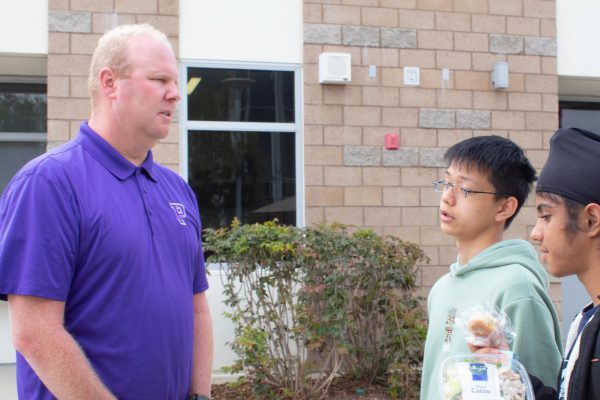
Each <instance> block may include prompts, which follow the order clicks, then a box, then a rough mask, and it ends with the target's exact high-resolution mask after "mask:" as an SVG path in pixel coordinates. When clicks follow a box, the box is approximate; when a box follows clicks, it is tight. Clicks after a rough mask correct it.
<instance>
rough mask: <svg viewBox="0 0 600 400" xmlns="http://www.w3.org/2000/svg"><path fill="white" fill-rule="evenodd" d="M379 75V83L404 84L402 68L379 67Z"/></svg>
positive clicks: (385, 84)
mask: <svg viewBox="0 0 600 400" xmlns="http://www.w3.org/2000/svg"><path fill="white" fill-rule="evenodd" d="M377 73H378V75H379V76H380V77H381V85H382V86H385V87H400V86H404V82H403V81H402V68H381V69H379V70H378V71H377Z"/></svg>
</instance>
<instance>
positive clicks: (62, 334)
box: [8, 295, 116, 400]
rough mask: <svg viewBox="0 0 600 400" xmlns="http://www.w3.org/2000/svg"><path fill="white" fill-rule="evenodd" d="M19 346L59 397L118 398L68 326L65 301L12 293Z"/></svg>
mask: <svg viewBox="0 0 600 400" xmlns="http://www.w3.org/2000/svg"><path fill="white" fill-rule="evenodd" d="M8 305H9V310H10V319H11V325H12V337H13V342H14V345H15V348H16V349H17V351H18V352H19V353H21V355H23V357H25V359H26V360H27V362H28V363H29V365H30V366H31V368H33V370H34V371H35V373H36V374H37V376H38V377H39V378H40V379H41V381H42V382H43V383H44V385H46V387H47V388H48V389H49V390H50V391H51V392H52V394H54V396H56V397H57V398H59V399H67V400H68V399H74V400H79V399H98V400H105V399H106V400H108V399H111V400H114V399H116V397H115V396H113V395H112V394H111V393H110V391H109V390H108V389H107V388H106V386H104V384H103V383H102V382H101V381H100V379H99V378H98V376H97V375H96V373H95V372H94V370H93V369H92V367H91V366H90V363H89V361H88V360H87V359H86V357H85V355H84V354H83V351H82V350H81V348H80V347H79V345H78V344H77V342H75V340H74V339H73V337H72V336H71V335H70V334H69V333H68V332H67V331H66V330H65V328H64V311H65V304H64V303H63V302H60V301H54V300H47V299H42V298H40V297H34V296H20V295H9V296H8Z"/></svg>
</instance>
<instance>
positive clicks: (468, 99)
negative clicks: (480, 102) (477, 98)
mask: <svg viewBox="0 0 600 400" xmlns="http://www.w3.org/2000/svg"><path fill="white" fill-rule="evenodd" d="M472 97H473V92H471V91H470V90H439V91H438V92H437V105H438V107H441V108H472V107H473V100H472Z"/></svg>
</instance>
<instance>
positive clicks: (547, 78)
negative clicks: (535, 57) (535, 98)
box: [525, 75, 558, 94]
mask: <svg viewBox="0 0 600 400" xmlns="http://www.w3.org/2000/svg"><path fill="white" fill-rule="evenodd" d="M525 88H526V90H527V92H529V93H551V94H555V93H558V77H557V76H556V75H527V76H526V77H525Z"/></svg>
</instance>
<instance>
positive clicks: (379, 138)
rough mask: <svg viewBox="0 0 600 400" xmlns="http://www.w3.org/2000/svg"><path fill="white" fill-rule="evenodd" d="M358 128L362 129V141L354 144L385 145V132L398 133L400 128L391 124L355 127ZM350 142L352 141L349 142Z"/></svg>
mask: <svg viewBox="0 0 600 400" xmlns="http://www.w3.org/2000/svg"><path fill="white" fill-rule="evenodd" d="M353 128H358V129H360V130H361V131H362V135H361V141H359V143H355V144H354V145H361V144H362V145H363V146H383V145H384V143H385V134H387V133H397V131H398V129H397V128H396V127H391V126H383V125H380V126H365V127H362V128H360V127H353ZM347 144H350V143H347Z"/></svg>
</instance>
